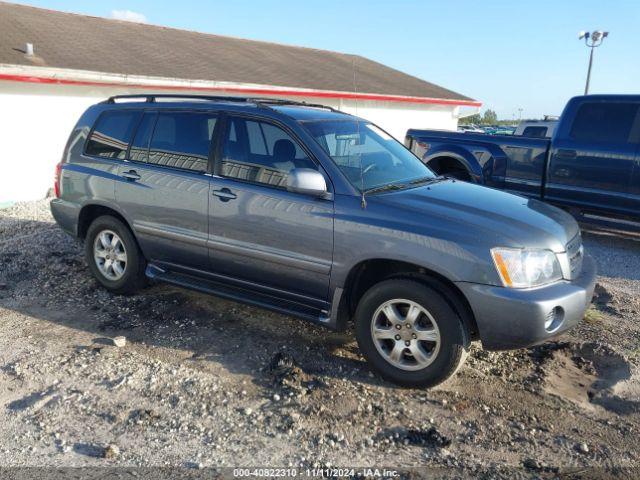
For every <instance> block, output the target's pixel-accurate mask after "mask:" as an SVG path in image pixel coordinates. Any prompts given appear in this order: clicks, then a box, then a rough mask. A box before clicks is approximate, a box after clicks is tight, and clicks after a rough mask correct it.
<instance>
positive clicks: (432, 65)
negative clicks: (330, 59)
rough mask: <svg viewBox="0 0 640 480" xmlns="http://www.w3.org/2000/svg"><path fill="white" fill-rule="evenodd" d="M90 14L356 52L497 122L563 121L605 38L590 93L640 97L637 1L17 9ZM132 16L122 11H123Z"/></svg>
mask: <svg viewBox="0 0 640 480" xmlns="http://www.w3.org/2000/svg"><path fill="white" fill-rule="evenodd" d="M19 3H28V4H31V5H34V6H40V7H46V8H52V9H56V10H65V11H71V12H77V13H85V14H90V15H98V16H104V17H110V16H112V15H114V11H115V12H119V13H116V15H129V16H133V17H136V15H135V14H139V15H142V16H143V17H144V19H146V21H147V22H149V23H153V24H158V25H167V26H172V27H177V28H184V29H190V30H197V31H202V32H209V33H217V34H222V35H232V36H237V37H243V38H251V39H257V40H268V41H274V42H281V43H287V44H293V45H301V46H308V47H314V48H323V49H329V50H337V51H342V52H346V53H356V54H360V55H363V56H366V57H369V58H371V59H373V60H376V61H378V62H381V63H384V64H386V65H389V66H391V67H394V68H397V69H399V70H402V71H405V72H407V73H410V74H412V75H416V76H418V77H420V78H423V79H425V80H428V81H430V82H433V83H436V84H439V85H442V86H444V87H447V88H450V89H452V90H455V91H458V92H460V93H463V94H465V95H468V96H470V97H473V98H475V99H478V100H481V101H482V102H483V104H484V105H483V109H485V108H492V109H494V110H496V111H497V112H498V115H499V117H500V118H507V119H510V118H513V117H514V116H515V117H516V118H517V116H518V109H519V108H522V109H523V112H522V115H523V117H535V116H541V115H543V114H560V113H561V110H562V107H563V106H564V104H565V102H566V101H567V99H568V98H570V97H571V96H573V95H577V94H581V93H582V92H583V90H584V81H585V76H586V70H587V62H588V49H587V47H585V46H584V44H583V43H582V42H581V41H579V40H578V32H579V31H580V30H596V29H602V30H608V31H610V32H611V33H610V37H609V38H607V39H606V40H605V43H604V45H603V46H602V47H600V48H598V49H597V50H596V53H595V60H594V69H593V73H592V78H591V93H640V31H638V30H639V28H638V27H639V26H640V0H610V1H607V0H600V1H592V0H582V1H575V0H571V1H562V0H556V1H547V0H535V1H533V0H509V1H494V0H484V1H477V0H476V1H472V0H454V1H445V0H443V1H428V0H422V1H419V0H418V1H411V0H397V1H392V0H386V1H379V0H368V1H362V0H350V1H348V0H323V1H321V2H319V1H316V0H272V1H268V0H264V1H257V0H255V1H249V0H246V1H243V0H233V1H232V0H225V1H219V0H208V1H206V0H200V1H198V0H182V1H180V2H176V1H171V0H122V1H108V0H104V1H100V2H87V1H82V0H42V1H38V0H34V1H23V2H19ZM126 12H129V13H126Z"/></svg>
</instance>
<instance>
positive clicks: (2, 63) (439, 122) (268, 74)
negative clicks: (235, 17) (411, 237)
mask: <svg viewBox="0 0 640 480" xmlns="http://www.w3.org/2000/svg"><path fill="white" fill-rule="evenodd" d="M354 72H355V88H354ZM151 92H153V93H181V94H186V93H190V94H207V95H235V96H252V97H257V96H260V97H276V98H290V99H291V98H293V99H295V100H298V101H306V102H310V103H322V104H325V105H329V106H332V107H334V108H338V109H340V110H343V111H345V112H348V113H354V114H357V115H359V116H361V117H364V118H367V119H369V120H371V121H373V122H374V123H377V124H378V125H380V126H381V127H382V128H384V129H385V130H387V131H388V132H389V133H391V134H392V135H394V136H395V137H396V138H398V139H399V140H401V141H402V140H403V139H404V135H405V132H406V131H407V129H409V128H438V129H455V128H456V125H457V121H458V117H459V115H460V107H463V106H464V107H471V108H473V109H476V110H477V109H479V107H480V105H481V104H480V103H479V102H477V101H475V100H472V99H470V98H467V97H465V96H463V95H460V94H457V93H455V92H452V91H450V90H447V89H445V88H442V87H439V86H437V85H434V84H431V83H428V82H426V81H424V80H421V79H418V78H416V77H412V76H410V75H407V74H405V73H402V72H399V71H397V70H394V69H392V68H389V67H386V66H384V65H382V64H379V63H376V62H373V61H371V60H369V59H366V58H363V57H360V56H356V55H348V54H343V53H337V52H330V51H326V50H316V49H311V48H302V47H294V46H287V45H280V44H274V43H268V42H257V41H251V40H243V39H239V38H231V37H222V36H217V35H209V34H203V33H197V32H191V31H186V30H177V29H172V28H167V27H160V26H154V25H146V24H138V23H131V22H123V21H118V20H110V19H105V18H98V17H89V16H83V15H76V14H70V13H63V12H57V11H52V10H45V9H40V8H34V7H28V6H23V5H16V4H10V3H3V2H0V138H1V139H2V144H3V148H2V156H1V157H0V162H1V169H0V203H2V202H7V201H18V200H31V199H38V198H42V197H44V196H45V194H46V193H47V191H48V189H49V188H50V187H51V185H52V182H53V172H54V166H55V164H56V163H57V162H58V161H59V160H60V156H61V154H62V150H63V148H64V144H65V142H66V140H67V137H68V135H69V133H70V131H71V129H72V128H73V126H74V124H75V122H76V121H77V119H78V118H79V116H80V115H81V113H82V112H83V111H84V109H86V108H87V107H88V106H89V105H91V104H93V103H96V102H98V101H101V100H104V99H105V98H107V97H109V96H112V95H118V94H127V93H129V94H131V93H151Z"/></svg>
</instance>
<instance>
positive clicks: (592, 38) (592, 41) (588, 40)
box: [578, 30, 609, 95]
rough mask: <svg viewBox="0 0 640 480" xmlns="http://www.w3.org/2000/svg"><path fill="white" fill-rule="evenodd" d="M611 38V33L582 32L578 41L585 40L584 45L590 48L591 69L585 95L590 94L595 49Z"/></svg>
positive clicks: (598, 31) (588, 71)
mask: <svg viewBox="0 0 640 480" xmlns="http://www.w3.org/2000/svg"><path fill="white" fill-rule="evenodd" d="M608 36H609V32H603V31H601V30H595V31H594V32H591V33H590V32H580V35H579V36H578V39H580V40H582V39H583V38H584V44H585V45H586V46H587V47H589V48H590V50H591V51H590V52H589V69H588V70H587V83H586V85H585V86H584V94H585V95H587V94H588V93H589V82H590V81H591V67H592V66H593V49H594V48H596V47H599V46H600V45H602V42H603V41H604V39H605V38H607V37H608Z"/></svg>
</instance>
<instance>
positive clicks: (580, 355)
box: [541, 343, 640, 415]
mask: <svg viewBox="0 0 640 480" xmlns="http://www.w3.org/2000/svg"><path fill="white" fill-rule="evenodd" d="M558 347H559V348H557V349H552V350H550V352H549V355H548V356H546V358H544V359H543V365H542V366H541V367H542V369H543V372H544V390H545V391H546V392H547V393H549V394H551V395H555V396H557V397H560V398H563V399H565V400H568V401H570V402H573V403H575V404H576V405H578V406H580V407H581V408H583V409H585V410H592V411H593V410H595V409H597V408H599V407H601V408H604V409H606V410H609V411H611V412H614V413H617V414H621V415H628V414H630V413H634V412H640V401H638V400H637V399H638V396H637V386H636V384H637V382H631V367H630V365H629V362H628V361H627V360H626V359H625V358H624V357H623V356H622V355H621V354H619V353H617V352H616V351H614V350H613V349H611V348H610V347H608V346H607V345H601V344H596V343H583V344H575V343H567V344H563V345H559V346H558Z"/></svg>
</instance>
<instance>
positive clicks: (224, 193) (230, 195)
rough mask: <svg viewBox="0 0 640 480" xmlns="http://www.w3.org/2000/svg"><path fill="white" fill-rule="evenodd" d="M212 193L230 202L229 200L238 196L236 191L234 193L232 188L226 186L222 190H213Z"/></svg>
mask: <svg viewBox="0 0 640 480" xmlns="http://www.w3.org/2000/svg"><path fill="white" fill-rule="evenodd" d="M211 193H212V194H213V195H215V196H216V197H218V198H219V199H220V200H222V201H223V202H228V201H229V200H233V199H234V198H237V197H238V196H237V195H236V194H235V193H233V192H232V191H231V190H229V189H228V188H226V187H225V188H222V189H220V190H213V191H212V192H211Z"/></svg>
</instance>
